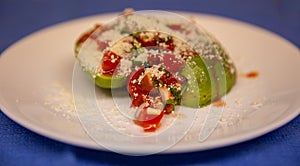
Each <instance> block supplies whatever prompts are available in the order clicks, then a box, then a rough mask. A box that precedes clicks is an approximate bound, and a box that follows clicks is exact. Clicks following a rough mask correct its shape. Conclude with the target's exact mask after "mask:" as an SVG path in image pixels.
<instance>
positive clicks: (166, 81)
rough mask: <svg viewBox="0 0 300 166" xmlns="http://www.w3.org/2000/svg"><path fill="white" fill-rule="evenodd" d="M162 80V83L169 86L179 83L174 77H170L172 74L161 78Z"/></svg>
mask: <svg viewBox="0 0 300 166" xmlns="http://www.w3.org/2000/svg"><path fill="white" fill-rule="evenodd" d="M168 75H169V76H168ZM160 79H161V80H162V82H163V83H164V84H167V85H172V84H176V83H177V82H178V81H177V79H176V78H175V77H174V76H173V75H170V73H166V74H164V75H162V76H161V77H160Z"/></svg>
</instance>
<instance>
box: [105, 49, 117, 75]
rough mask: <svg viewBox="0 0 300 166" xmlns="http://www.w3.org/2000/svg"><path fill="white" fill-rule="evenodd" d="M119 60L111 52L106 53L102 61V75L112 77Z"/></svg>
mask: <svg viewBox="0 0 300 166" xmlns="http://www.w3.org/2000/svg"><path fill="white" fill-rule="evenodd" d="M120 60H121V58H120V57H119V56H118V55H117V54H115V53H114V52H112V51H106V52H105V53H104V55H103V59H102V70H103V71H102V74H104V75H113V74H114V71H115V70H116V68H117V66H118V65H119V63H120Z"/></svg>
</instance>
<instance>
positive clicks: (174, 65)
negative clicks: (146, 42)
mask: <svg viewBox="0 0 300 166" xmlns="http://www.w3.org/2000/svg"><path fill="white" fill-rule="evenodd" d="M162 63H163V64H164V65H165V67H166V69H167V70H168V71H170V72H171V73H174V72H176V71H178V70H180V69H181V68H182V67H183V66H184V63H183V61H182V60H181V59H179V58H176V57H175V55H173V54H167V53H165V54H164V55H163V62H162Z"/></svg>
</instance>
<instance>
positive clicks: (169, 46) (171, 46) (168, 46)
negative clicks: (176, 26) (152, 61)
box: [165, 39, 175, 51]
mask: <svg viewBox="0 0 300 166" xmlns="http://www.w3.org/2000/svg"><path fill="white" fill-rule="evenodd" d="M165 45H166V49H167V50H170V51H174V49H175V45H174V42H173V40H172V39H169V40H168V41H166V43H165Z"/></svg>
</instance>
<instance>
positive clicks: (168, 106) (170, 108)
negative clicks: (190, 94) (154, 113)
mask: <svg viewBox="0 0 300 166" xmlns="http://www.w3.org/2000/svg"><path fill="white" fill-rule="evenodd" d="M174 109H175V108H174V105H173V104H166V105H165V108H164V112H165V113H166V114H170V113H171V112H172V111H173V110H174Z"/></svg>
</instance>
